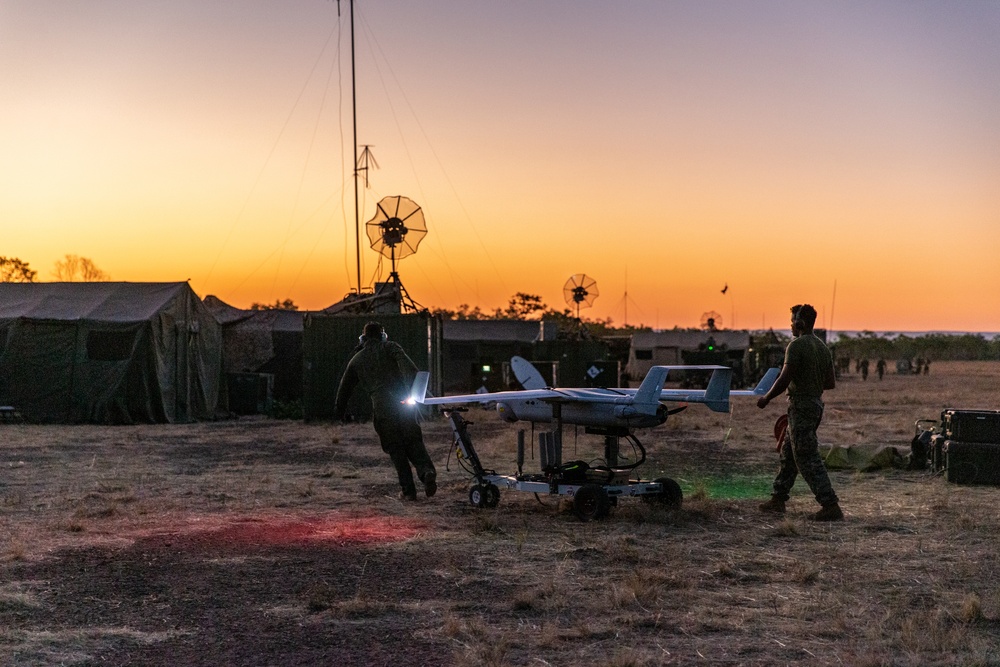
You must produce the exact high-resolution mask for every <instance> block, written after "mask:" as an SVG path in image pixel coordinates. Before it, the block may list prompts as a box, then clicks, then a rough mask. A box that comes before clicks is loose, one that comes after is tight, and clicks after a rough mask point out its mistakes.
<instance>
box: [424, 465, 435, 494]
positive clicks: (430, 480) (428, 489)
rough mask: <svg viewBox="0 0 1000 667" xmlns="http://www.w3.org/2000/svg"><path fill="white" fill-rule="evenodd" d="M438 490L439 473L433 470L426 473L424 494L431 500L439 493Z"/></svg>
mask: <svg viewBox="0 0 1000 667" xmlns="http://www.w3.org/2000/svg"><path fill="white" fill-rule="evenodd" d="M437 490H438V485H437V473H436V472H434V471H433V470H428V471H427V472H425V473H424V493H425V494H427V497H428V498H430V497H431V496H433V495H434V494H435V493H437Z"/></svg>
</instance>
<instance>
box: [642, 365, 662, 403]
mask: <svg viewBox="0 0 1000 667" xmlns="http://www.w3.org/2000/svg"><path fill="white" fill-rule="evenodd" d="M669 370H670V369H668V368H667V367H666V366H653V367H652V368H650V369H649V372H648V373H646V377H645V378H643V380H642V384H640V385H639V389H638V390H637V391H636V392H635V398H634V399H633V403H634V404H646V403H653V404H657V403H659V400H660V390H662V389H663V383H664V382H666V381H667V372H668V371H669Z"/></svg>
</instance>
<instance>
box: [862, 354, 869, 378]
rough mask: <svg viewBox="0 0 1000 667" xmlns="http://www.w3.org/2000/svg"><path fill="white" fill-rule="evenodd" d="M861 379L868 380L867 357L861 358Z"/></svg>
mask: <svg viewBox="0 0 1000 667" xmlns="http://www.w3.org/2000/svg"><path fill="white" fill-rule="evenodd" d="M861 379H862V380H865V381H867V380H868V359H862V360H861Z"/></svg>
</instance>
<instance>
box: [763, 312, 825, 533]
mask: <svg viewBox="0 0 1000 667" xmlns="http://www.w3.org/2000/svg"><path fill="white" fill-rule="evenodd" d="M815 324H816V309H815V308H813V307H812V306H810V305H809V304H804V305H797V306H792V336H793V337H794V338H793V340H792V342H790V343H789V344H788V347H787V348H786V349H785V363H784V365H783V366H782V368H781V373H780V375H778V379H777V380H775V382H774V386H772V387H771V389H770V390H769V391H768V392H767V393H766V394H764V395H763V396H761V397H760V398H759V399H758V400H757V407H759V408H761V409H763V408H766V407H767V405H768V403H770V402H771V400H772V399H774V398H776V397H778V396H780V395H781V394H783V393H784V392H785V390H786V389H787V390H788V428H787V429H786V430H785V435H784V439H783V441H782V443H781V459H780V461H781V463H780V467H779V468H778V474H777V475H776V476H775V478H774V485H773V489H772V492H771V499H770V500H768V501H767V502H765V503H762V504H761V505H760V509H761V511H763V512H771V513H775V514H784V512H785V503H786V502H787V501H788V499H789V492H790V491H791V490H792V485H793V484H795V479H796V477H798V474H799V473H802V478H803V479H805V481H806V483H807V484H808V485H809V488H810V489H811V490H812V492H813V494H814V495H815V496H816V501H817V502H818V503H819V504H820V506H821V509H820V510H819V511H818V512H816V513H815V514H811V515H810V517H809V518H810V519H812V520H813V521H842V520H843V518H844V513H843V511H842V510H841V509H840V503H839V500H838V498H837V494H836V493H835V492H834V490H833V484H832V483H831V482H830V476H829V474H827V471H826V467H825V466H824V465H823V459H822V458H821V457H820V455H819V440H818V439H817V438H816V429H817V428H819V424H820V422H821V421H822V419H823V407H824V406H823V391H824V390H826V389H833V388H834V387H836V377H835V375H834V370H833V356H832V355H831V354H830V350H829V349H828V348H827V347H826V345H825V344H824V343H823V341H821V340H820V339H819V338H817V337H816V336H815V335H814V334H813V327H814V325H815Z"/></svg>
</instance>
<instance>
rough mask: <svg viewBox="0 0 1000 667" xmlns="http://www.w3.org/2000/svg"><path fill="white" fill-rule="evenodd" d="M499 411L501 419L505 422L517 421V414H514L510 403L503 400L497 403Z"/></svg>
mask: <svg viewBox="0 0 1000 667" xmlns="http://www.w3.org/2000/svg"><path fill="white" fill-rule="evenodd" d="M497 412H498V413H500V419H502V420H504V421H505V422H516V421H517V415H516V414H514V411H513V410H512V409H511V407H510V406H509V405H507V404H506V403H504V402H502V401H501V402H499V403H497Z"/></svg>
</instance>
